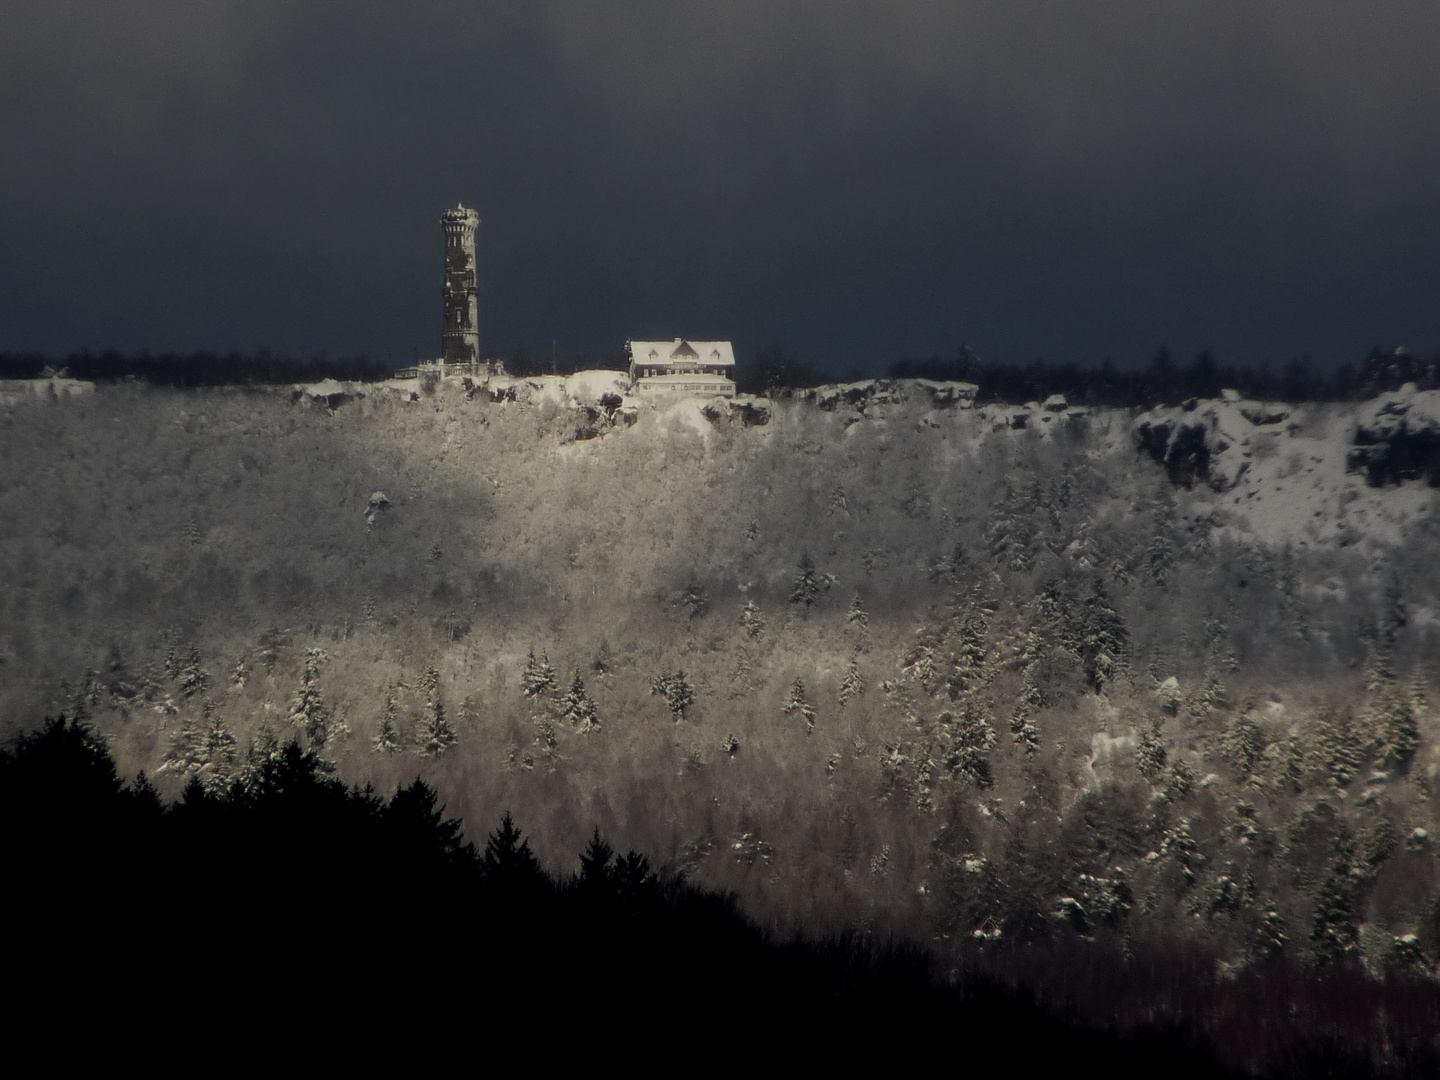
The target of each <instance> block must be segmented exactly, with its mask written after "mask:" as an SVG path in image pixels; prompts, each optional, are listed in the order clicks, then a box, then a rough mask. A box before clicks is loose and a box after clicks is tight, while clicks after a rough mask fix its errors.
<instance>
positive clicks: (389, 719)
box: [370, 687, 404, 754]
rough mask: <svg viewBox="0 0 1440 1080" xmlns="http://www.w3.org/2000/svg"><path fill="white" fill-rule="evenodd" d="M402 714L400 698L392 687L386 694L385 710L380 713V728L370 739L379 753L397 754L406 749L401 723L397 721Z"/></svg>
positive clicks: (371, 744)
mask: <svg viewBox="0 0 1440 1080" xmlns="http://www.w3.org/2000/svg"><path fill="white" fill-rule="evenodd" d="M399 715H400V699H399V696H398V695H397V694H396V693H395V688H394V687H391V688H390V690H389V692H388V693H386V695H385V711H384V712H383V713H382V714H381V715H380V730H379V731H377V732H376V733H375V737H374V738H373V739H371V740H370V748H371V749H372V750H374V751H375V753H377V754H397V753H399V752H400V751H401V750H403V749H404V743H403V741H402V739H401V737H400V725H399V724H398V723H397V722H396V721H397V718H398V717H399Z"/></svg>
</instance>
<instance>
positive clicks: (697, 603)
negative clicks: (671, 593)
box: [680, 581, 710, 619]
mask: <svg viewBox="0 0 1440 1080" xmlns="http://www.w3.org/2000/svg"><path fill="white" fill-rule="evenodd" d="M680 606H681V607H682V608H684V609H685V610H686V611H688V612H689V613H690V618H692V619H697V618H699V617H700V616H701V615H704V614H705V612H706V611H708V610H709V608H710V599H709V597H707V596H706V595H705V590H704V589H702V588H701V587H700V585H699V583H698V582H694V581H691V582H688V583H687V584H686V585H685V588H683V589H681V590H680Z"/></svg>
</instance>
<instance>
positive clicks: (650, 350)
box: [625, 338, 735, 367]
mask: <svg viewBox="0 0 1440 1080" xmlns="http://www.w3.org/2000/svg"><path fill="white" fill-rule="evenodd" d="M625 347H626V349H627V351H628V352H629V353H630V359H631V360H632V361H634V362H635V363H637V364H656V365H660V364H675V363H680V362H682V361H688V362H690V363H698V364H707V365H717V364H718V365H721V366H723V367H734V366H735V350H734V348H733V347H732V346H731V344H730V342H728V341H695V340H693V339H688V338H672V339H671V340H669V341H627V342H626V343H625Z"/></svg>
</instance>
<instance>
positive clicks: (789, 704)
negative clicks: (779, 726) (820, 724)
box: [781, 676, 815, 731]
mask: <svg viewBox="0 0 1440 1080" xmlns="http://www.w3.org/2000/svg"><path fill="white" fill-rule="evenodd" d="M781 712H783V713H784V714H785V715H786V716H789V715H790V714H791V713H799V714H800V715H801V716H802V717H804V718H805V730H806V731H813V730H814V729H815V708H814V706H813V705H811V704H810V702H809V701H808V700H806V698H805V683H804V680H802V679H801V678H800V677H799V676H796V678H795V681H794V682H793V683H791V684H790V693H789V694H788V695H786V697H785V704H784V705H783V706H782V707H781Z"/></svg>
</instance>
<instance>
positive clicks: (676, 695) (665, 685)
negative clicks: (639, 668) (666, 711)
mask: <svg viewBox="0 0 1440 1080" xmlns="http://www.w3.org/2000/svg"><path fill="white" fill-rule="evenodd" d="M650 693H651V694H659V695H661V696H662V697H664V699H665V704H666V705H667V706H669V708H670V715H671V716H673V717H674V718H675V722H676V723H677V724H678V723H679V722H680V721H681V720H684V719H685V710H686V709H688V708H690V706H691V705H693V704H695V687H694V686H693V685H692V684H691V682H690V679H689V677H688V676H687V675H686V674H685V671H684V669H683V668H677V669H676V670H675V671H668V670H667V671H662V672H660V673H659V674H658V675H656V676H655V677H654V678H652V679H651V680H650Z"/></svg>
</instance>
